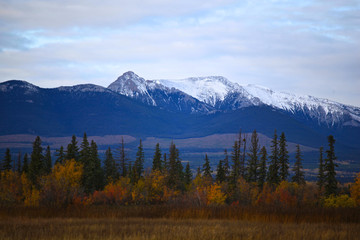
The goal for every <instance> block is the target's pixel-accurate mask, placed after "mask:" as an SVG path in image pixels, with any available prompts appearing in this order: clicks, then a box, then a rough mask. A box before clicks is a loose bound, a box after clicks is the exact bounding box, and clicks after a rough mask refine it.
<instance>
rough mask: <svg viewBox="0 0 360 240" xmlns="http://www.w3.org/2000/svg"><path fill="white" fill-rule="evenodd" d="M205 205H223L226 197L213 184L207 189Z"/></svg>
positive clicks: (219, 188) (218, 187)
mask: <svg viewBox="0 0 360 240" xmlns="http://www.w3.org/2000/svg"><path fill="white" fill-rule="evenodd" d="M206 196H207V205H215V206H219V205H223V204H224V203H225V200H226V195H225V194H224V193H223V192H222V191H221V187H220V185H218V184H217V183H214V184H213V185H210V186H209V187H208V188H207V191H206Z"/></svg>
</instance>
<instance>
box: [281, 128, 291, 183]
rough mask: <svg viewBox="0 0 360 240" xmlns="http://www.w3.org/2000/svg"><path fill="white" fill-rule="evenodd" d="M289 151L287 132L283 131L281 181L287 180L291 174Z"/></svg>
mask: <svg viewBox="0 0 360 240" xmlns="http://www.w3.org/2000/svg"><path fill="white" fill-rule="evenodd" d="M288 153H289V152H288V151H287V144H286V138H285V133H284V132H282V133H281V135H280V139H279V168H280V171H279V177H280V181H287V178H288V176H289V154H288Z"/></svg>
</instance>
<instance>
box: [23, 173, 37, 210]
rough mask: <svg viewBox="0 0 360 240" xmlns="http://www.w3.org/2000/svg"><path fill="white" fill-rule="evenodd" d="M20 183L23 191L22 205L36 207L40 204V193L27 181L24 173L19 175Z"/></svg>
mask: <svg viewBox="0 0 360 240" xmlns="http://www.w3.org/2000/svg"><path fill="white" fill-rule="evenodd" d="M21 183H22V189H23V198H24V205H25V206H27V207H38V206H39V202H40V192H39V190H37V189H36V188H35V187H34V186H32V184H31V181H30V180H29V179H28V177H27V176H26V174H25V173H23V174H22V175H21Z"/></svg>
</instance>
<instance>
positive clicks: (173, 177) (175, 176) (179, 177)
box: [168, 142, 183, 189]
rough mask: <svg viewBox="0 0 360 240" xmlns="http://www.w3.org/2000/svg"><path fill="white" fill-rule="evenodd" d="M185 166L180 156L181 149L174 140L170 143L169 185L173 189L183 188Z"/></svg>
mask: <svg viewBox="0 0 360 240" xmlns="http://www.w3.org/2000/svg"><path fill="white" fill-rule="evenodd" d="M182 171H183V166H182V164H181V160H180V157H179V150H178V149H177V148H176V145H175V144H174V142H171V144H170V151H169V170H168V186H169V187H170V188H173V189H183V172H182Z"/></svg>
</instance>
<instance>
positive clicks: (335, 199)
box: [324, 194, 356, 208]
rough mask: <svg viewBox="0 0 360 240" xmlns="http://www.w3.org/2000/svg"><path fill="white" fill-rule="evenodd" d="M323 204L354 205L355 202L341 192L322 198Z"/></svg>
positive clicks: (333, 205)
mask: <svg viewBox="0 0 360 240" xmlns="http://www.w3.org/2000/svg"><path fill="white" fill-rule="evenodd" d="M324 206H325V207H329V208H338V207H355V206H356V202H355V200H354V199H353V198H351V197H349V195H347V194H342V195H339V196H334V195H331V196H329V197H327V198H325V199H324Z"/></svg>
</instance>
